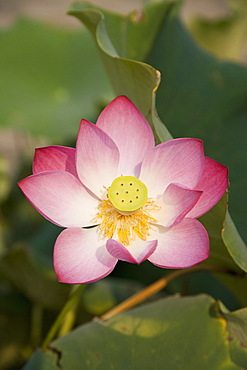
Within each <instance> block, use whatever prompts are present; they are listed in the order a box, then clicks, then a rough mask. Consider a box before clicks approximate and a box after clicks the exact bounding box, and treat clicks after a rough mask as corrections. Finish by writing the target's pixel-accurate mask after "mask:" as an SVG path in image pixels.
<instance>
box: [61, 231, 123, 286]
mask: <svg viewBox="0 0 247 370" xmlns="http://www.w3.org/2000/svg"><path fill="white" fill-rule="evenodd" d="M96 229H97V228H93V229H87V230H85V229H81V228H71V229H66V230H64V231H62V233H61V234H60V235H59V236H58V238H57V240H56V243H55V248H54V268H55V271H56V274H57V276H58V280H59V281H60V282H62V283H68V284H82V283H91V282H93V281H96V280H99V279H102V278H103V277H105V276H107V275H109V274H110V272H111V271H112V270H113V269H114V267H115V265H116V263H117V259H116V258H114V257H112V256H111V255H110V254H109V253H108V252H107V250H106V247H105V245H104V242H102V241H101V240H99V238H98V233H97V230H96Z"/></svg>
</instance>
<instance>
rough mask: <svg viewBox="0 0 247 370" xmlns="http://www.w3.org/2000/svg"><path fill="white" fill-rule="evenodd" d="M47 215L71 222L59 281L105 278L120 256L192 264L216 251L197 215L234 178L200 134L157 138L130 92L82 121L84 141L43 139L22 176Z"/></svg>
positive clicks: (58, 263)
mask: <svg viewBox="0 0 247 370" xmlns="http://www.w3.org/2000/svg"><path fill="white" fill-rule="evenodd" d="M19 186H20V188H21V190H22V191H23V193H24V194H25V196H26V197H27V199H28V200H29V201H30V202H31V203H32V204H33V206H34V207H35V208H36V209H37V210H38V212H40V213H41V214H42V215H43V216H44V217H45V218H47V219H48V220H49V221H51V222H53V223H54V224H56V225H59V226H61V227H64V228H66V229H65V230H63V231H62V232H61V234H60V235H59V236H58V238H57V240H56V243H55V248H54V268H55V271H56V274H57V276H58V279H59V281H61V282H64V283H73V284H74V283H86V282H93V281H96V280H99V279H101V278H103V277H105V276H107V275H108V274H110V272H111V271H112V270H113V269H114V267H115V265H116V263H117V261H118V260H122V261H127V262H131V263H138V264H139V263H141V262H143V261H145V260H149V261H150V262H152V263H153V264H155V265H157V266H160V267H164V268H186V267H189V266H192V265H195V264H197V263H199V262H201V261H203V260H205V259H206V258H208V256H209V239H208V234H207V232H206V230H205V228H204V227H203V225H202V224H201V223H200V222H199V221H198V220H196V218H198V217H200V216H201V215H203V214H204V213H206V212H208V211H209V210H210V209H211V208H212V207H213V206H214V205H215V204H216V203H217V202H218V201H219V200H220V198H221V197H222V195H223V194H224V192H225V191H226V188H227V186H228V171H227V168H226V167H225V166H223V165H221V164H220V163H218V162H216V161H214V160H213V159H210V158H207V157H205V156H204V150H203V143H202V141H201V140H198V139H191V138H183V139H175V140H170V141H167V142H165V143H162V144H159V145H157V146H155V144H154V136H153V133H152V130H151V128H150V126H149V124H148V122H147V121H146V119H145V118H144V116H143V115H142V114H141V113H140V111H139V110H138V109H137V108H136V107H135V105H134V104H133V103H132V102H131V101H130V100H129V99H128V98H126V97H125V96H120V97H118V98H116V99H115V100H113V101H112V102H111V103H110V104H109V105H108V106H107V107H106V108H105V109H104V110H103V111H102V113H101V114H100V116H99V118H98V120H97V123H96V125H95V124H93V123H91V122H88V121H86V120H82V121H81V125H80V129H79V133H78V138H77V143H76V148H75V149H74V148H68V147H61V146H50V147H45V148H40V149H37V150H36V152H35V156H34V162H33V175H31V176H29V177H27V178H25V179H24V180H22V181H20V182H19Z"/></svg>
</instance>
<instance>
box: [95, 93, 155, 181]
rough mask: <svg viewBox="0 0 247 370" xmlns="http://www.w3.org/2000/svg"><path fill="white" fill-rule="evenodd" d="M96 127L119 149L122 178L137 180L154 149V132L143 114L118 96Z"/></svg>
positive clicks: (99, 119)
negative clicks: (130, 177) (148, 155)
mask: <svg viewBox="0 0 247 370" xmlns="http://www.w3.org/2000/svg"><path fill="white" fill-rule="evenodd" d="M96 125H97V126H98V127H100V128H101V129H102V130H104V131H105V132H106V133H107V134H108V135H109V136H110V137H111V138H112V140H114V142H115V143H116V144H117V146H118V149H119V151H120V164H119V176H120V175H134V176H136V177H138V175H139V171H140V163H141V162H142V160H143V158H144V157H145V155H146V154H147V153H148V151H149V150H150V149H151V148H153V147H154V136H153V132H152V130H151V128H150V126H149V124H148V122H147V120H146V119H145V118H144V116H143V115H142V114H141V112H140V111H139V110H138V109H137V108H136V106H135V105H134V104H133V103H132V102H131V101H130V100H129V99H128V98H127V97H126V96H119V97H117V98H116V99H114V100H113V101H112V102H111V103H110V104H108V105H107V107H106V108H105V109H104V110H103V112H102V113H101V114H100V116H99V118H98V120H97V123H96Z"/></svg>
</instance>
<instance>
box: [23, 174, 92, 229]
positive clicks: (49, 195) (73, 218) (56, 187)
mask: <svg viewBox="0 0 247 370" xmlns="http://www.w3.org/2000/svg"><path fill="white" fill-rule="evenodd" d="M18 185H19V187H20V188H21V190H22V191H23V193H24V194H25V196H26V197H27V199H28V200H29V201H30V203H32V205H33V206H34V207H35V208H36V209H37V211H38V212H40V213H41V214H42V215H43V216H44V217H45V218H47V219H48V220H49V221H51V222H53V223H55V224H57V225H59V226H62V227H81V226H90V225H94V224H95V221H93V218H94V217H95V215H96V213H97V205H98V200H97V199H96V198H94V197H93V196H91V195H90V194H89V193H88V192H87V190H86V189H85V188H84V187H83V185H82V184H81V183H80V181H79V180H78V179H77V178H76V177H74V176H73V175H71V173H69V172H65V171H48V172H40V173H39V174H36V175H32V176H29V177H27V178H25V179H24V180H21V181H20V182H19V183H18Z"/></svg>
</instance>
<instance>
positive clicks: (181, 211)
mask: <svg viewBox="0 0 247 370" xmlns="http://www.w3.org/2000/svg"><path fill="white" fill-rule="evenodd" d="M201 195H202V192H201V191H195V190H189V189H184V188H182V187H181V186H179V185H176V184H170V185H168V187H167V188H166V190H165V192H164V194H163V197H162V199H160V201H158V202H157V205H158V206H160V210H159V211H158V212H156V211H155V212H154V214H153V216H154V218H155V219H156V220H157V223H158V224H159V225H162V226H165V227H170V226H174V225H177V224H178V223H180V222H181V221H182V220H183V218H184V217H185V216H186V215H187V213H188V212H189V211H190V210H191V209H192V208H193V206H194V205H195V204H196V202H197V201H198V199H199V198H200V196H201Z"/></svg>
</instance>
